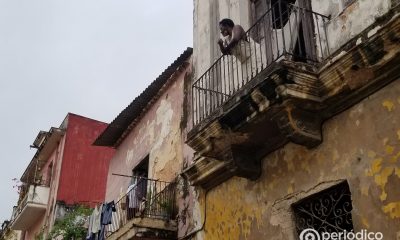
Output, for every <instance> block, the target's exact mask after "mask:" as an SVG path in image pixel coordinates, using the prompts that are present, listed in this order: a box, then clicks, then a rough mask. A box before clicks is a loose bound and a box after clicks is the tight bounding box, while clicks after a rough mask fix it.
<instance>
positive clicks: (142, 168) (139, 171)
mask: <svg viewBox="0 0 400 240" xmlns="http://www.w3.org/2000/svg"><path fill="white" fill-rule="evenodd" d="M148 172H149V155H147V156H146V157H145V158H144V159H143V160H142V161H141V162H140V163H139V164H138V165H137V166H136V167H135V168H134V169H133V170H132V176H133V177H134V178H133V179H132V181H133V180H134V179H135V177H144V178H148V176H149V173H148Z"/></svg>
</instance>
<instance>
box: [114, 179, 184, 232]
mask: <svg viewBox="0 0 400 240" xmlns="http://www.w3.org/2000/svg"><path fill="white" fill-rule="evenodd" d="M133 182H134V184H132V185H131V186H130V187H129V188H128V191H127V193H126V194H125V195H124V196H123V197H121V198H120V199H119V200H118V201H117V202H116V204H115V210H116V211H115V212H113V215H112V220H111V224H110V225H107V235H111V234H112V233H113V232H116V231H118V230H119V229H120V228H122V227H123V226H124V225H126V224H127V223H128V222H129V221H131V220H132V219H134V218H153V219H162V220H173V219H174V218H175V215H176V207H175V189H176V183H173V182H172V183H171V182H165V181H159V180H155V179H148V178H143V177H134V181H133Z"/></svg>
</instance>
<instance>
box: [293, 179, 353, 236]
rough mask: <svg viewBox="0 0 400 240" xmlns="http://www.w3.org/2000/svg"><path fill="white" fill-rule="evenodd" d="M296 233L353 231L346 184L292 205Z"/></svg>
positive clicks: (349, 196) (349, 199) (349, 197)
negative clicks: (306, 231)
mask: <svg viewBox="0 0 400 240" xmlns="http://www.w3.org/2000/svg"><path fill="white" fill-rule="evenodd" d="M292 208H293V211H294V215H295V221H296V229H297V233H298V234H299V235H300V233H301V232H302V231H303V230H305V229H308V228H312V229H315V230H316V231H318V232H319V233H323V232H343V231H344V230H346V231H351V230H353V221H352V217H351V211H352V209H353V206H352V203H351V193H350V189H349V185H348V184H347V182H343V183H340V184H338V185H336V186H333V187H331V188H328V189H326V190H324V191H322V192H319V193H316V194H314V195H311V196H310V197H307V198H305V199H303V200H301V201H299V202H297V203H295V204H293V205H292Z"/></svg>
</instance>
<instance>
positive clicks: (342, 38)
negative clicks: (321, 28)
mask: <svg viewBox="0 0 400 240" xmlns="http://www.w3.org/2000/svg"><path fill="white" fill-rule="evenodd" d="M343 2H344V1H343V0H334V1H332V0H331V1H326V0H311V4H312V9H313V11H315V12H317V13H320V14H323V15H325V16H330V18H331V19H330V21H329V22H327V23H326V26H325V27H326V31H327V37H328V43H329V48H330V52H331V53H332V52H334V51H336V50H338V49H339V48H340V47H341V46H342V45H343V44H345V43H346V42H347V41H349V40H350V39H352V38H354V37H356V36H357V35H358V34H359V33H361V32H362V31H363V30H364V29H366V28H367V27H368V26H369V25H371V24H372V23H374V22H375V21H376V19H377V18H379V17H381V16H382V15H384V14H385V13H387V12H388V11H389V9H390V7H391V1H390V0H374V1H370V0H356V1H353V2H352V3H351V4H349V5H348V6H345V5H344V3H343ZM377 30H378V29H374V30H372V31H371V33H370V35H372V34H373V33H375V32H376V31H377ZM368 37H370V36H368Z"/></svg>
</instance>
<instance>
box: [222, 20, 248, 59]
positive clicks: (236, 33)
mask: <svg viewBox="0 0 400 240" xmlns="http://www.w3.org/2000/svg"><path fill="white" fill-rule="evenodd" d="M219 29H220V30H221V34H222V36H223V38H220V39H219V40H218V45H219V48H220V49H221V52H222V53H223V54H232V55H235V56H237V55H238V54H237V53H239V54H240V49H237V45H238V44H239V43H240V42H241V40H244V41H246V32H245V31H244V29H243V27H242V26H240V25H235V23H234V22H233V21H232V20H231V19H229V18H225V19H222V20H221V21H220V22H219ZM239 48H240V47H239ZM237 50H239V51H237ZM245 55H246V54H245ZM245 55H244V56H245Z"/></svg>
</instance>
